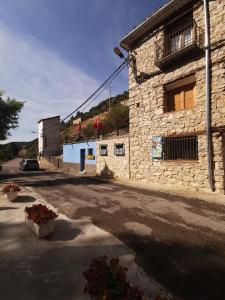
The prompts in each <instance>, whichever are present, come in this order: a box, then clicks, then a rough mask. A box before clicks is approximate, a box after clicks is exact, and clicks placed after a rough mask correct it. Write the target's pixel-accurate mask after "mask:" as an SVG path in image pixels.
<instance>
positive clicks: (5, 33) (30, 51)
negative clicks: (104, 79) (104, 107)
mask: <svg viewBox="0 0 225 300" xmlns="http://www.w3.org/2000/svg"><path fill="white" fill-rule="evenodd" d="M59 43H60V41H59ZM78 47H79V45H78ZM97 86H98V82H96V81H95V80H94V79H93V78H91V77H90V76H88V75H87V74H85V73H84V72H83V71H82V70H79V69H78V68H76V67H74V66H70V65H68V64H67V63H65V62H64V61H63V60H62V59H61V58H60V57H59V56H58V55H57V54H56V53H55V52H53V51H50V50H49V49H47V48H45V47H44V46H43V44H41V43H40V42H39V41H38V40H36V39H34V38H33V37H31V36H28V35H19V36H18V34H15V33H14V32H12V31H10V30H9V29H8V28H7V27H6V26H5V25H4V24H2V23H1V22H0V90H4V91H5V92H6V94H7V95H9V96H10V97H15V98H17V99H21V100H24V101H26V104H25V107H24V109H23V111H22V113H21V117H20V127H19V129H17V130H15V131H12V137H10V139H9V140H8V141H12V140H14V141H15V140H17V141H19V140H31V139H33V138H34V137H35V136H34V135H32V133H31V130H35V129H36V127H37V121H38V120H39V119H41V118H44V117H48V116H53V115H58V114H59V115H61V116H62V117H63V116H65V115H66V114H68V113H70V112H71V110H73V109H74V108H76V107H77V106H78V105H79V104H80V103H81V102H82V101H83V100H84V99H85V98H86V97H87V96H89V95H90V93H91V92H93V91H94V89H95V88H96V87H97Z"/></svg>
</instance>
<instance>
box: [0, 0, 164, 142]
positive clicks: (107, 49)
mask: <svg viewBox="0 0 225 300" xmlns="http://www.w3.org/2000/svg"><path fill="white" fill-rule="evenodd" d="M164 2H165V1H164V0H152V1H150V0H139V1H137V0H64V1H62V0H7V1H5V0H0V7H1V10H0V90H3V91H4V92H5V96H9V97H14V98H16V99H18V100H23V101H25V105H24V108H23V110H22V113H21V114H20V119H19V128H18V129H16V130H13V131H11V133H12V135H11V137H10V138H9V139H8V140H7V141H6V142H10V141H30V140H32V139H34V138H36V137H37V135H36V134H34V133H32V132H31V131H37V121H38V120H39V119H42V118H46V117H51V116H55V115H60V116H61V118H62V119H63V117H65V116H66V115H68V114H69V113H70V112H72V111H73V110H74V109H75V108H76V107H78V105H79V104H81V103H82V102H83V101H84V100H85V99H86V98H87V97H88V96H89V95H90V94H91V93H92V92H93V91H94V90H95V89H96V88H97V87H98V86H99V85H100V84H101V83H102V82H103V81H104V80H105V79H106V78H107V77H108V76H109V75H110V74H111V73H112V72H113V71H114V70H115V69H116V68H117V67H118V66H119V64H120V63H121V60H120V59H119V58H118V57H117V56H116V55H115V54H114V52H113V51H112V49H113V48H114V47H115V46H117V45H119V42H120V40H121V39H122V38H123V37H124V36H125V35H126V34H127V33H128V32H129V31H131V30H132V29H133V28H134V27H135V26H137V25H138V24H139V23H140V22H141V21H142V20H143V19H144V18H146V17H147V16H148V15H149V14H150V13H151V12H152V11H153V10H155V9H157V7H159V6H160V5H162V4H163V3H164ZM111 89H112V95H116V94H118V93H121V92H124V91H125V90H127V89H128V71H127V69H125V70H124V71H123V72H122V73H121V74H120V75H119V76H118V77H117V78H116V80H115V81H114V82H112V84H111ZM108 96H109V90H106V91H105V92H104V93H103V94H102V95H101V96H100V97H99V98H97V99H96V100H95V103H98V102H100V101H101V100H103V99H105V98H107V97H108ZM92 105H94V104H93V103H92ZM89 108H90V107H89ZM89 108H88V109H89Z"/></svg>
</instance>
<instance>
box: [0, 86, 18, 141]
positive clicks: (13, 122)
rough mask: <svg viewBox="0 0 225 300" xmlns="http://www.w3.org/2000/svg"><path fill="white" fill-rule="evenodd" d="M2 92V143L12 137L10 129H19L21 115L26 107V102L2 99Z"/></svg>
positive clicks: (0, 109) (0, 96)
mask: <svg viewBox="0 0 225 300" xmlns="http://www.w3.org/2000/svg"><path fill="white" fill-rule="evenodd" d="M2 96H3V93H2V92H0V141H1V140H2V141H4V140H6V139H7V137H8V136H10V135H11V134H10V129H15V128H17V127H18V119H19V113H20V111H21V109H22V108H23V106H24V102H22V101H17V100H16V99H11V98H9V97H8V98H7V99H6V100H4V99H3V98H2Z"/></svg>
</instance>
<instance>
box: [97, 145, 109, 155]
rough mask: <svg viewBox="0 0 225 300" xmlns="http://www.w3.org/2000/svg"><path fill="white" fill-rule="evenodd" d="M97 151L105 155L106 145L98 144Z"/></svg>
mask: <svg viewBox="0 0 225 300" xmlns="http://www.w3.org/2000/svg"><path fill="white" fill-rule="evenodd" d="M99 153H100V155H101V156H107V155H108V147H107V145H100V146H99Z"/></svg>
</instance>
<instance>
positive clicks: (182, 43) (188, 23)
mask: <svg viewBox="0 0 225 300" xmlns="http://www.w3.org/2000/svg"><path fill="white" fill-rule="evenodd" d="M203 45H204V31H203V30H202V29H201V28H199V27H197V25H196V23H195V22H194V21H193V19H192V18H189V19H186V20H185V21H183V22H181V23H178V24H177V26H176V27H174V28H173V29H170V30H167V31H166V30H165V32H164V36H163V37H162V38H161V39H159V40H158V41H156V42H155V63H156V65H158V64H160V62H162V61H165V60H169V59H170V58H171V59H174V58H175V57H176V56H179V55H180V54H181V53H183V52H185V53H186V51H185V50H188V49H193V48H195V47H197V48H202V47H203Z"/></svg>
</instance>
